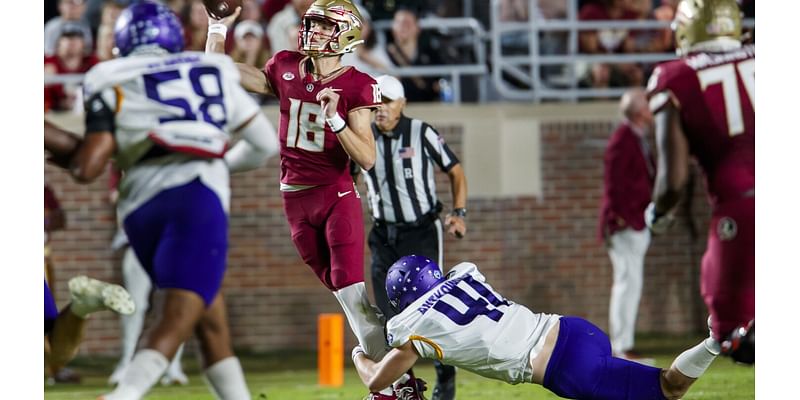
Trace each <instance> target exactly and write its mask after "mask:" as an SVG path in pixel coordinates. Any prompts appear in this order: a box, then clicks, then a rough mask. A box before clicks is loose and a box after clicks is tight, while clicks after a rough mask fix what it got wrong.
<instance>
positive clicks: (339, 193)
mask: <svg viewBox="0 0 800 400" xmlns="http://www.w3.org/2000/svg"><path fill="white" fill-rule="evenodd" d="M350 192H352V190H348V191H346V192H336V194H337V195H339V197H344V196H347V194H348V193H350Z"/></svg>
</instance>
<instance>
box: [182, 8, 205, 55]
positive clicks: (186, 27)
mask: <svg viewBox="0 0 800 400" xmlns="http://www.w3.org/2000/svg"><path fill="white" fill-rule="evenodd" d="M182 20H183V37H184V43H186V47H185V49H184V50H185V51H204V50H205V46H206V36H208V13H207V12H206V6H204V5H203V1H202V0H191V1H190V2H189V4H188V5H187V6H185V7H184V9H183V18H182Z"/></svg>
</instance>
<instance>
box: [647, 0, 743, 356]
mask: <svg viewBox="0 0 800 400" xmlns="http://www.w3.org/2000/svg"><path fill="white" fill-rule="evenodd" d="M675 22H676V32H675V34H676V42H677V43H678V52H679V54H681V55H682V56H683V57H682V58H681V59H679V60H676V61H670V62H666V63H664V64H661V65H660V66H659V67H657V68H656V70H655V71H654V72H653V75H652V77H651V78H650V82H649V84H648V88H647V89H648V94H649V97H650V106H651V108H652V109H653V112H654V114H655V115H656V138H657V140H656V142H657V146H658V152H659V162H658V174H657V177H656V183H655V189H654V193H653V203H651V205H650V207H648V211H647V212H646V216H645V219H646V220H647V222H648V225H649V226H650V227H651V229H652V230H653V231H654V232H656V233H658V232H661V231H664V230H665V229H666V228H667V227H668V226H669V225H670V222H671V220H672V217H671V213H670V212H671V210H672V208H673V207H674V206H675V204H676V203H677V202H678V199H679V197H680V191H681V189H682V187H683V185H684V184H685V183H686V177H687V169H688V159H689V156H690V155H692V156H694V157H695V158H696V159H697V161H698V162H699V164H700V166H701V167H702V169H703V172H704V173H705V178H706V188H707V190H708V194H709V201H710V203H711V205H712V208H713V213H712V218H711V223H710V226H709V233H708V246H707V249H706V253H705V255H704V256H703V264H702V270H701V292H702V295H703V300H704V301H705V303H706V306H707V307H708V310H709V313H710V314H711V318H710V324H711V329H712V332H713V334H714V338H715V339H716V340H717V341H718V342H719V343H721V349H722V351H723V353H725V354H728V355H731V356H732V357H733V358H734V359H736V360H737V361H741V362H745V363H752V362H754V361H753V354H754V352H755V350H754V349H755V341H754V340H755V339H754V337H755V333H754V331H755V103H754V99H755V45H742V44H741V42H740V41H739V39H740V36H741V20H740V13H739V9H738V6H737V4H736V2H735V1H734V0H713V1H706V2H705V3H703V4H701V5H697V4H695V3H694V2H689V1H683V2H681V3H680V4H679V6H678V10H677V13H676V18H675Z"/></svg>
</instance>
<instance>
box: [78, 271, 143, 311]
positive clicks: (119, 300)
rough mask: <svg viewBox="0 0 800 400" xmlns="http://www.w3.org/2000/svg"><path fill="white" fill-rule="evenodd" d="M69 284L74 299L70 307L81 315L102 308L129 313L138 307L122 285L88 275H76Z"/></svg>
mask: <svg viewBox="0 0 800 400" xmlns="http://www.w3.org/2000/svg"><path fill="white" fill-rule="evenodd" d="M67 285H68V286H69V294H70V298H71V300H72V303H71V305H70V307H71V308H72V310H73V312H75V313H76V314H78V315H79V316H80V315H81V314H82V315H84V316H85V315H88V314H91V313H93V312H96V311H102V310H111V311H113V312H115V313H118V314H124V315H128V314H131V313H133V311H134V310H135V309H136V306H135V305H134V303H133V299H131V295H130V293H128V291H127V290H125V288H123V287H122V286H120V285H115V284H113V283H107V282H103V281H99V280H97V279H92V278H89V277H88V276H76V277H74V278H72V279H70V280H69V283H68V284H67Z"/></svg>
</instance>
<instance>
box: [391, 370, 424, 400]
mask: <svg viewBox="0 0 800 400" xmlns="http://www.w3.org/2000/svg"><path fill="white" fill-rule="evenodd" d="M427 389H428V386H427V383H426V382H425V381H424V380H422V379H419V378H416V377H415V376H414V372H413V371H411V370H408V379H407V380H406V381H405V382H403V383H396V384H395V385H394V394H395V396H397V400H427V399H426V398H425V395H423V393H424V392H425V390H427Z"/></svg>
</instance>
